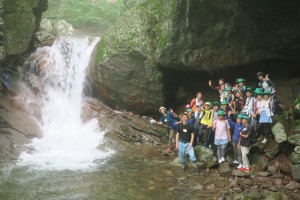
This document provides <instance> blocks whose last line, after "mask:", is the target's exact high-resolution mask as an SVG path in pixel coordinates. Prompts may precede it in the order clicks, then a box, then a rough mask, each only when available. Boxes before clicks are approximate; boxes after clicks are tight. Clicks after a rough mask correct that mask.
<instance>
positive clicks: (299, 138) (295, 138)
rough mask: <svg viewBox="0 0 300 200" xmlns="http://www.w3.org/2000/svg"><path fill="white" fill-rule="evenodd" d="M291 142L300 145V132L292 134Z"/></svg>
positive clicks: (289, 139)
mask: <svg viewBox="0 0 300 200" xmlns="http://www.w3.org/2000/svg"><path fill="white" fill-rule="evenodd" d="M288 141H289V143H291V144H293V145H296V146H299V145H300V134H296V135H292V136H291V137H289V138H288Z"/></svg>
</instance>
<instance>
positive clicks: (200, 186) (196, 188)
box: [193, 184, 203, 191]
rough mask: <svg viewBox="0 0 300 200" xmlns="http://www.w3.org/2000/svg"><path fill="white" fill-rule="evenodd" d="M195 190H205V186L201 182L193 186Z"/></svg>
mask: <svg viewBox="0 0 300 200" xmlns="http://www.w3.org/2000/svg"><path fill="white" fill-rule="evenodd" d="M193 190H194V191H197V190H203V186H202V185H201V184H197V185H195V186H194V187H193Z"/></svg>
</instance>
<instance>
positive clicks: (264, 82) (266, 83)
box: [256, 72, 282, 114]
mask: <svg viewBox="0 0 300 200" xmlns="http://www.w3.org/2000/svg"><path fill="white" fill-rule="evenodd" d="M256 75H257V78H258V80H259V83H258V85H259V87H260V88H261V89H262V90H263V91H270V92H271V96H272V99H273V101H274V105H275V113H279V114H281V113H282V109H281V107H280V105H279V101H278V96H277V94H276V91H275V88H274V84H273V83H272V81H271V79H269V74H265V73H263V72H258V73H257V74H256Z"/></svg>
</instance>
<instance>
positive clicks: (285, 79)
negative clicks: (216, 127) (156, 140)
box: [160, 61, 300, 112]
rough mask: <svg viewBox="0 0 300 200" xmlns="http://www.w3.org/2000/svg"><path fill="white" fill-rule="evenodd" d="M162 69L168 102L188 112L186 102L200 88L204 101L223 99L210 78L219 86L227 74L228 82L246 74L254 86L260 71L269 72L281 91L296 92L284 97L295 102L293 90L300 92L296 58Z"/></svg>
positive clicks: (178, 110)
mask: <svg viewBox="0 0 300 200" xmlns="http://www.w3.org/2000/svg"><path fill="white" fill-rule="evenodd" d="M185 68H186V67H182V69H185ZM160 69H161V71H162V73H163V86H164V88H163V92H164V97H165V99H164V101H165V102H164V103H165V106H166V107H167V108H173V109H174V110H175V111H176V112H184V105H186V104H189V103H190V101H191V100H192V99H193V98H195V96H196V93H197V92H202V94H203V99H204V101H211V102H214V101H219V94H218V92H217V91H215V90H214V89H212V88H210V87H209V86H208V81H209V80H212V84H213V86H215V85H217V84H218V79H219V78H224V79H225V82H228V83H230V84H234V83H235V79H236V78H245V79H246V86H247V87H251V88H252V89H254V88H255V87H257V84H258V82H259V81H258V79H257V77H256V73H257V72H260V71H262V72H264V73H267V74H269V77H270V79H271V80H272V82H273V83H274V84H275V87H276V88H277V87H278V93H279V95H283V96H284V95H286V94H284V93H285V90H286V88H288V89H291V90H290V91H291V92H290V93H292V94H289V95H290V96H289V97H287V98H284V99H285V101H289V102H286V103H288V104H292V101H293V100H294V99H295V98H296V97H294V96H293V93H295V94H298V93H299V92H300V86H299V84H300V64H299V63H294V62H286V61H276V62H275V61H260V62H253V63H249V64H245V65H242V66H231V67H225V68H222V69H215V70H211V71H197V70H194V71H193V70H174V69H171V68H164V67H161V68H160ZM291 81H293V82H291ZM295 81H296V83H295ZM298 91H299V92H298ZM297 92H298V93H297ZM283 103H285V102H283Z"/></svg>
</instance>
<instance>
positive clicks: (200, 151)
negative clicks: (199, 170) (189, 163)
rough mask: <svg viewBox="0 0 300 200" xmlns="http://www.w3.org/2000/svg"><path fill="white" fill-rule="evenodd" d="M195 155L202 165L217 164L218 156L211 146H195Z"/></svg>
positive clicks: (210, 165) (212, 165) (211, 165)
mask: <svg viewBox="0 0 300 200" xmlns="http://www.w3.org/2000/svg"><path fill="white" fill-rule="evenodd" d="M194 151H195V156H196V158H197V162H198V165H199V166H200V167H205V168H207V167H214V166H216V165H217V157H216V156H215V155H214V153H213V151H212V150H211V149H209V148H206V147H203V146H201V145H198V146H196V147H195V148H194Z"/></svg>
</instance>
